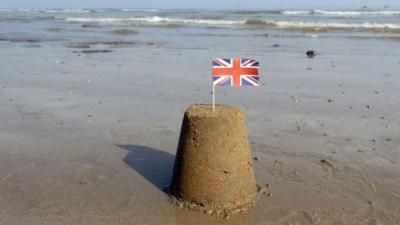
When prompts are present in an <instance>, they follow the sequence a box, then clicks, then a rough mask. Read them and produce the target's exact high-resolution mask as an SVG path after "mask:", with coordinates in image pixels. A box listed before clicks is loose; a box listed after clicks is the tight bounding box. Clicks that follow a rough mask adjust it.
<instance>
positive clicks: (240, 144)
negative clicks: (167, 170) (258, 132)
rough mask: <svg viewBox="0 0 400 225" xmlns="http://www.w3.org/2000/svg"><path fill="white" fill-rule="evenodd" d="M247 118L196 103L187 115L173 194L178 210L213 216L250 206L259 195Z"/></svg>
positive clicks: (232, 110)
mask: <svg viewBox="0 0 400 225" xmlns="http://www.w3.org/2000/svg"><path fill="white" fill-rule="evenodd" d="M260 191H261V190H260V187H259V186H257V184H256V180H255V176H254V171H253V165H252V160H251V152H250V146H249V143H248V137H247V130H246V119H245V113H244V111H243V110H241V109H240V108H237V107H230V106H224V105H218V106H217V107H216V109H215V111H213V110H212V106H211V105H201V104H197V105H192V106H190V107H189V108H188V109H187V110H186V112H185V115H184V118H183V122H182V128H181V134H180V139H179V145H178V150H177V154H176V159H175V165H174V172H173V177H172V181H171V186H170V192H171V194H172V195H173V196H175V198H176V200H177V202H178V204H179V205H180V206H184V205H186V206H188V207H189V208H194V209H200V210H203V211H204V212H207V213H209V214H219V213H221V212H222V213H225V214H226V212H237V211H242V210H245V209H247V208H248V206H250V205H252V204H253V203H254V200H255V199H256V197H257V196H258V193H259V192H260Z"/></svg>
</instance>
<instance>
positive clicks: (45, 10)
mask: <svg viewBox="0 0 400 225" xmlns="http://www.w3.org/2000/svg"><path fill="white" fill-rule="evenodd" d="M100 11H101V10H97V9H75V8H71V9H45V8H43V9H23V8H20V9H6V8H1V9H0V12H25V13H71V14H72V13H95V12H100Z"/></svg>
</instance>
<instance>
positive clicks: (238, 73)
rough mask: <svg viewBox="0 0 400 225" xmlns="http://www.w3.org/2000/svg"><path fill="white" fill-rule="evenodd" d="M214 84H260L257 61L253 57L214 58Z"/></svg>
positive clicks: (235, 85)
mask: <svg viewBox="0 0 400 225" xmlns="http://www.w3.org/2000/svg"><path fill="white" fill-rule="evenodd" d="M212 63H213V69H212V77H213V85H214V86H234V87H239V86H260V75H259V63H258V62H257V61H255V60H253V59H240V58H233V59H214V60H213V62H212Z"/></svg>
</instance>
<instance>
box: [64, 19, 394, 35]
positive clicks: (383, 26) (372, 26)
mask: <svg viewBox="0 0 400 225" xmlns="http://www.w3.org/2000/svg"><path fill="white" fill-rule="evenodd" d="M64 20H65V21H66V22H78V23H98V24H107V25H148V26H151V25H157V26H170V25H203V26H223V27H232V26H258V27H276V28H282V29H302V30H306V31H307V30H308V31H322V30H323V31H327V30H349V29H357V30H368V31H374V32H396V33H398V32H400V24H395V23H373V22H364V23H341V22H322V21H316V22H303V21H290V20H286V21H284V20H264V19H250V20H224V19H184V18H170V17H159V16H152V17H128V18H94V17H67V18H64Z"/></svg>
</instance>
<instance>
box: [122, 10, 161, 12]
mask: <svg viewBox="0 0 400 225" xmlns="http://www.w3.org/2000/svg"><path fill="white" fill-rule="evenodd" d="M122 11H124V12H158V11H160V10H159V9H122Z"/></svg>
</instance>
